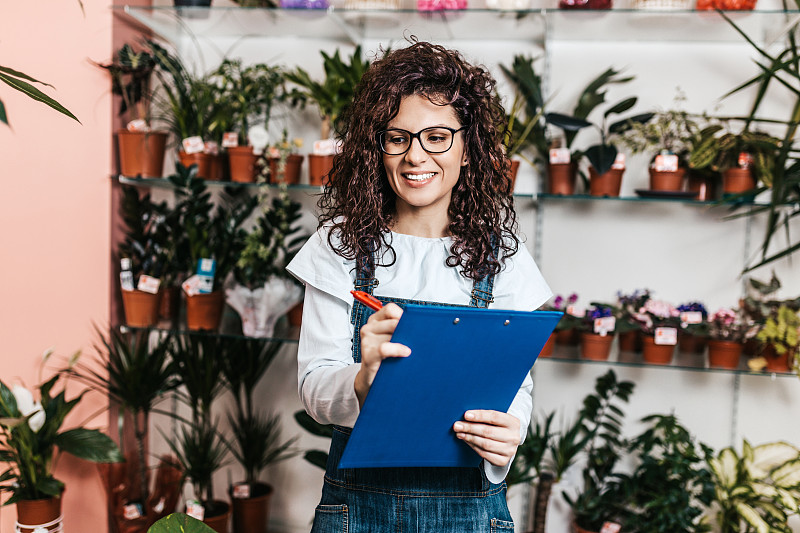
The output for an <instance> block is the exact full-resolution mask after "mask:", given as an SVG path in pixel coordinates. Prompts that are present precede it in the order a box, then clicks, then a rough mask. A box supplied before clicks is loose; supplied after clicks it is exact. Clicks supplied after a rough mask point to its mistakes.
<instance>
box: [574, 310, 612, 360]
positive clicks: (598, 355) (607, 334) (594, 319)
mask: <svg viewBox="0 0 800 533" xmlns="http://www.w3.org/2000/svg"><path fill="white" fill-rule="evenodd" d="M618 314H619V310H618V309H616V308H615V307H614V306H613V305H611V304H607V303H600V302H592V303H591V304H590V306H589V309H587V310H586V314H585V315H584V316H583V320H582V321H581V322H580V325H579V326H578V328H579V330H580V332H581V355H582V356H583V358H584V359H590V360H594V361H605V360H606V359H608V355H609V353H610V352H611V343H612V342H613V341H614V333H615V332H616V327H617V325H616V322H617V319H616V317H617V315H618Z"/></svg>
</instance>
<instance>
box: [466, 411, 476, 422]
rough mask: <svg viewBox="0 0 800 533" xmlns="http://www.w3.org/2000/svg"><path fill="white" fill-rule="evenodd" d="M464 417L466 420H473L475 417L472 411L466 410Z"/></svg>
mask: <svg viewBox="0 0 800 533" xmlns="http://www.w3.org/2000/svg"><path fill="white" fill-rule="evenodd" d="M464 418H466V419H467V420H473V419H474V418H475V413H473V412H472V411H467V412H466V413H464Z"/></svg>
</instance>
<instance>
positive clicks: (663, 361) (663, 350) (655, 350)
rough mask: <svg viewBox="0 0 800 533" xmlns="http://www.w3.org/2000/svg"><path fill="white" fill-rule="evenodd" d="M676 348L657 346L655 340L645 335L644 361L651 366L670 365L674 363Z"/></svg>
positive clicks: (643, 346)
mask: <svg viewBox="0 0 800 533" xmlns="http://www.w3.org/2000/svg"><path fill="white" fill-rule="evenodd" d="M674 352H675V346H674V345H672V344H656V341H655V339H653V337H652V336H650V335H645V336H644V338H643V339H642V360H643V361H644V362H645V363H650V364H651V365H668V364H670V363H671V362H672V354H673V353H674Z"/></svg>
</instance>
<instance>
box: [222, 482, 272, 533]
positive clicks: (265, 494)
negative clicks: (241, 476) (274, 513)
mask: <svg viewBox="0 0 800 533" xmlns="http://www.w3.org/2000/svg"><path fill="white" fill-rule="evenodd" d="M251 490H252V494H254V496H251V497H250V498H235V497H234V496H233V487H231V489H230V492H229V494H230V495H231V503H232V504H233V533H267V521H268V520H269V500H270V496H272V487H271V486H270V485H267V484H266V483H256V484H255V485H254V486H252V487H251Z"/></svg>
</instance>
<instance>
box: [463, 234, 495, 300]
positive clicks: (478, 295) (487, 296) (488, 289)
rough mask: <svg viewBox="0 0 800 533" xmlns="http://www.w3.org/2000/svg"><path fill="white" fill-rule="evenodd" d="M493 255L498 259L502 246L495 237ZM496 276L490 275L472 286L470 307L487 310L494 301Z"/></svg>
mask: <svg viewBox="0 0 800 533" xmlns="http://www.w3.org/2000/svg"><path fill="white" fill-rule="evenodd" d="M491 243H492V253H493V254H494V256H495V257H498V252H499V251H500V246H499V245H498V244H497V239H495V237H494V235H492V237H491ZM494 276H495V275H494V274H493V273H492V274H489V275H488V276H485V277H484V278H483V279H481V280H476V281H475V282H473V284H472V299H471V300H470V301H469V305H470V307H481V308H487V307H489V304H490V303H492V302H493V301H494V296H493V295H492V291H493V289H494Z"/></svg>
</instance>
